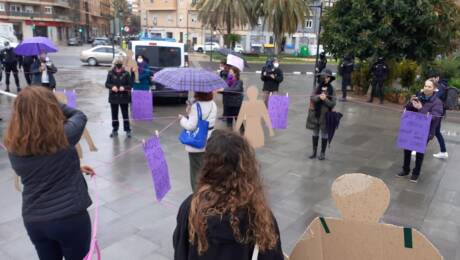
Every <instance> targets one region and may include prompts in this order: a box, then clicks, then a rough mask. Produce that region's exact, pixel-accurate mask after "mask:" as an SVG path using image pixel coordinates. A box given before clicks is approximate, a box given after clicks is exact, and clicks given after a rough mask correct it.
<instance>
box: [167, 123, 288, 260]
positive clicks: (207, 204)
mask: <svg viewBox="0 0 460 260" xmlns="http://www.w3.org/2000/svg"><path fill="white" fill-rule="evenodd" d="M173 244H174V259H175V260H207V259H209V260H211V259H212V260H216V259H219V260H235V259H238V260H249V259H251V257H252V255H253V253H254V248H255V246H256V245H257V246H258V248H259V250H260V252H259V255H258V258H256V259H258V260H283V259H284V256H283V251H282V249H281V241H280V233H279V229H278V224H277V223H276V220H275V218H274V216H273V214H272V212H271V210H270V208H269V206H268V203H267V201H266V199H265V196H264V191H263V186H262V180H261V176H260V174H259V167H258V162H257V160H256V158H255V152H254V149H253V148H252V146H251V145H250V144H249V143H248V141H247V140H246V139H245V138H244V137H242V136H241V135H239V134H238V133H235V132H230V131H223V130H215V131H214V132H213V134H212V136H211V138H210V139H209V140H208V144H207V146H206V153H205V155H204V164H203V166H202V168H201V173H200V177H199V182H198V187H197V191H196V192H195V194H193V195H191V196H190V197H189V198H187V199H186V200H185V201H184V202H183V203H182V205H181V207H180V209H179V213H178V215H177V227H176V230H175V231H174V236H173Z"/></svg>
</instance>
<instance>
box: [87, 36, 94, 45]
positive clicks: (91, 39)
mask: <svg viewBox="0 0 460 260" xmlns="http://www.w3.org/2000/svg"><path fill="white" fill-rule="evenodd" d="M87 42H88V43H89V44H92V43H93V42H94V37H93V36H90V37H89V38H88V41H87Z"/></svg>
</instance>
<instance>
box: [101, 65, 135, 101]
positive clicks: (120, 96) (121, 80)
mask: <svg viewBox="0 0 460 260" xmlns="http://www.w3.org/2000/svg"><path fill="white" fill-rule="evenodd" d="M105 87H106V88H108V89H109V103H110V104H129V103H131V76H130V74H129V72H127V71H126V70H122V71H121V72H120V73H117V72H116V71H115V69H112V70H110V71H109V74H108V75H107V80H106V82H105ZM112 87H116V88H117V89H120V87H124V88H125V91H118V92H113V91H112Z"/></svg>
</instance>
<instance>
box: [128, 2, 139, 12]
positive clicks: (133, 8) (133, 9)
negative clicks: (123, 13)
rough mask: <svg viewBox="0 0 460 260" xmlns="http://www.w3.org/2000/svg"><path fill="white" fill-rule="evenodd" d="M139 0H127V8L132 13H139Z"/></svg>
mask: <svg viewBox="0 0 460 260" xmlns="http://www.w3.org/2000/svg"><path fill="white" fill-rule="evenodd" d="M140 1H141V0H128V6H129V10H130V11H131V13H132V14H134V15H140V6H139V5H140Z"/></svg>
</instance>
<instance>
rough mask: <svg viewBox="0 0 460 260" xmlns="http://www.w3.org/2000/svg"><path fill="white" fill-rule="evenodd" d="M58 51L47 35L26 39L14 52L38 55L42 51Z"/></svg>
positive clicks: (23, 54) (22, 54)
mask: <svg viewBox="0 0 460 260" xmlns="http://www.w3.org/2000/svg"><path fill="white" fill-rule="evenodd" d="M57 51H58V48H57V47H56V46H55V45H54V43H53V42H52V41H50V39H48V38H46V37H32V38H28V39H25V40H24V41H23V42H21V43H20V44H19V45H18V46H17V47H16V48H15V49H14V52H15V53H16V54H17V55H21V56H37V55H39V54H40V53H42V52H44V53H50V52H57Z"/></svg>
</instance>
